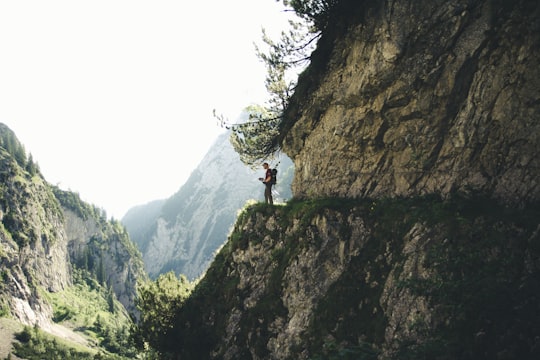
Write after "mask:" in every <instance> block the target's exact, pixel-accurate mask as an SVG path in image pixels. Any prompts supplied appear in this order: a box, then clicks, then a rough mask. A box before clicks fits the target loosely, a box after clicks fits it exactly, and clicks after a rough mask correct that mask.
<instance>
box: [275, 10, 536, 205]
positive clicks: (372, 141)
mask: <svg viewBox="0 0 540 360" xmlns="http://www.w3.org/2000/svg"><path fill="white" fill-rule="evenodd" d="M378 3H379V4H378V5H366V6H369V8H368V9H367V10H366V12H365V13H364V14H363V15H362V16H360V17H361V18H360V17H359V18H358V19H357V20H355V21H353V22H352V25H349V26H348V28H347V30H346V32H345V34H341V35H339V36H336V37H335V39H329V38H328V37H327V38H326V39H325V38H323V41H326V44H327V45H326V46H327V48H330V51H331V54H330V55H329V58H328V62H327V64H326V66H325V67H324V70H320V72H319V73H318V74H317V75H315V76H313V75H312V77H316V81H313V80H312V79H311V80H309V79H305V80H304V81H307V82H308V83H309V81H311V85H308V86H307V88H310V89H311V90H312V91H308V92H306V93H304V94H297V96H296V98H293V100H292V104H293V106H291V111H290V112H289V114H288V117H289V118H290V119H293V121H295V123H294V125H293V126H292V127H291V129H290V130H289V131H288V134H287V136H286V138H285V141H284V145H283V147H284V150H285V152H286V153H287V154H288V155H289V156H290V157H291V158H293V159H294V162H295V168H296V173H295V179H294V182H293V193H294V195H295V196H296V197H300V198H308V197H313V196H340V197H387V196H390V197H393V196H414V195H422V194H428V193H439V194H441V195H443V196H448V195H449V194H451V193H453V192H465V193H467V192H470V191H474V192H481V193H484V194H486V195H488V196H491V197H494V198H497V199H501V200H503V201H505V202H508V203H513V204H520V203H522V202H525V201H534V200H538V199H540V186H539V184H538V180H537V179H538V178H539V161H540V160H539V151H540V150H539V149H540V146H539V144H540V141H539V134H540V121H539V120H540V91H539V89H540V66H539V64H540V20H539V19H540V16H539V15H540V11H539V5H538V3H537V1H525V0H523V1H515V2H501V1H487V0H485V1H469V2H468V3H467V4H465V2H463V1H432V0H429V1H427V0H426V1H418V0H409V1H386V2H378ZM328 44H332V45H328ZM317 56H320V54H314V58H313V59H312V63H315V62H316V61H317ZM326 56H328V53H327V54H326ZM321 68H322V67H321ZM316 72H317V71H316V70H314V71H312V72H311V73H312V74H313V73H316ZM299 83H300V82H299Z"/></svg>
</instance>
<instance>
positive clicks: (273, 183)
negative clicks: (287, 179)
mask: <svg viewBox="0 0 540 360" xmlns="http://www.w3.org/2000/svg"><path fill="white" fill-rule="evenodd" d="M270 183H271V184H272V185H275V184H276V183H277V169H272V180H270Z"/></svg>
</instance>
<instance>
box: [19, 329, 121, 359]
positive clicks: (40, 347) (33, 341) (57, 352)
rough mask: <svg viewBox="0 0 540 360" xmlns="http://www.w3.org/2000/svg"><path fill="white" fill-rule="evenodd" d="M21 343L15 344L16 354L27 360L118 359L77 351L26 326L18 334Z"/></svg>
mask: <svg viewBox="0 0 540 360" xmlns="http://www.w3.org/2000/svg"><path fill="white" fill-rule="evenodd" d="M16 338H17V340H19V342H20V343H14V344H13V347H14V349H15V351H14V354H15V355H17V356H18V357H20V358H23V359H27V360H58V359H73V360H94V359H98V358H101V359H107V360H109V359H110V360H113V359H118V358H116V357H96V354H95V353H92V352H90V351H81V350H76V349H74V348H73V347H71V346H69V345H67V344H66V343H63V342H60V341H59V340H58V339H56V338H54V337H52V336H50V335H47V334H46V333H44V332H42V331H41V330H39V329H37V328H31V327H28V326H26V327H25V328H24V329H23V330H22V331H21V332H20V333H18V334H16Z"/></svg>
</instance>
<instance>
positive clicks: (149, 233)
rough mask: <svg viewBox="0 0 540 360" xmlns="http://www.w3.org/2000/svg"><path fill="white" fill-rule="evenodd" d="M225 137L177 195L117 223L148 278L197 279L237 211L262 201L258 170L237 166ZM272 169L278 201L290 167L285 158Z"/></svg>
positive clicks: (130, 213)
mask: <svg viewBox="0 0 540 360" xmlns="http://www.w3.org/2000/svg"><path fill="white" fill-rule="evenodd" d="M229 136H230V133H228V132H226V133H223V134H222V135H220V136H219V137H218V138H217V139H216V141H215V142H214V144H213V145H212V147H211V148H210V149H209V150H208V153H207V154H206V155H205V157H204V158H203V160H202V161H201V163H200V164H199V166H198V167H197V168H196V169H195V170H194V171H193V172H192V173H191V175H190V177H189V178H188V180H187V181H186V183H185V184H184V185H182V186H181V188H180V189H179V190H178V192H177V193H176V194H174V195H172V196H171V197H170V198H168V199H166V200H162V201H156V202H152V203H150V204H148V205H143V206H139V207H137V208H134V209H130V210H129V211H128V213H127V214H126V215H125V216H124V218H123V219H122V223H124V224H125V225H126V228H127V229H128V231H129V233H130V237H131V238H132V239H133V241H134V242H135V243H136V244H137V246H138V247H139V249H140V251H141V252H142V254H143V260H144V263H145V267H146V269H147V271H148V273H149V275H150V276H151V277H157V276H158V275H159V274H162V273H165V272H168V271H173V272H175V273H176V274H184V275H186V276H187V277H188V278H189V279H191V280H193V279H195V278H197V277H199V276H200V275H201V274H203V273H204V271H205V270H206V268H207V267H208V265H209V264H210V263H211V261H212V260H213V257H214V255H215V252H216V251H217V249H219V247H221V246H222V245H223V243H224V242H225V241H226V239H227V234H228V233H229V231H230V229H231V227H232V225H233V224H234V221H235V218H236V215H237V213H238V211H239V210H240V209H241V208H242V207H243V206H244V205H245V204H246V202H248V201H249V200H250V199H259V200H260V199H261V197H262V194H263V190H264V189H263V186H262V185H261V183H260V181H258V180H257V179H258V177H260V176H262V175H263V170H259V171H257V170H251V169H250V168H248V167H247V166H245V165H244V164H242V163H241V162H240V160H239V157H238V154H236V153H235V152H234V150H233V148H232V145H231V144H230V142H229ZM278 162H279V165H277V164H278ZM273 165H277V166H278V169H279V173H278V184H277V185H276V187H275V191H276V193H275V197H276V202H279V201H283V199H284V198H285V199H287V198H290V183H291V181H292V173H293V167H292V162H291V161H290V159H288V158H287V157H285V156H282V157H281V159H277V160H276V161H274V162H273ZM261 169H262V166H261Z"/></svg>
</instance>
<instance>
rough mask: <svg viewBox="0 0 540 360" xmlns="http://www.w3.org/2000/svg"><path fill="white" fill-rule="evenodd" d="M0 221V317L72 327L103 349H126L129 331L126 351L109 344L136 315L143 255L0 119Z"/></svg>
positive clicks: (37, 324) (44, 327)
mask: <svg viewBox="0 0 540 360" xmlns="http://www.w3.org/2000/svg"><path fill="white" fill-rule="evenodd" d="M0 221H1V223H0V271H1V274H2V285H1V286H0V315H1V316H2V317H9V318H12V319H15V320H17V321H18V322H20V323H21V324H23V325H28V326H31V327H35V328H36V329H42V330H45V331H48V332H51V333H54V334H58V333H59V329H60V327H59V325H65V326H67V327H68V328H70V329H72V330H74V329H75V328H77V330H78V331H80V332H81V333H84V334H85V336H86V337H87V338H88V340H86V341H85V343H86V342H87V344H90V343H92V341H90V340H89V339H91V338H98V337H99V338H100V339H101V341H104V340H106V341H109V345H107V346H106V348H107V351H112V352H115V353H121V354H125V352H124V351H129V349H128V345H127V342H128V338H127V333H125V334H124V335H122V336H123V338H122V341H125V343H124V344H123V345H122V346H123V347H124V350H120V349H119V348H115V349H113V348H112V346H110V344H111V341H112V339H111V334H119V333H120V331H124V332H127V329H128V328H129V327H130V326H131V325H130V324H131V319H130V314H133V315H136V314H137V310H136V308H135V297H136V285H137V281H138V280H145V279H146V278H147V275H146V273H145V272H144V268H143V263H142V259H141V256H140V253H139V252H138V250H137V249H136V247H135V245H134V244H133V243H132V242H131V241H130V240H129V236H128V234H127V231H126V229H125V228H124V227H123V226H122V225H121V224H120V223H119V222H117V221H108V220H107V219H106V215H105V213H104V212H103V211H102V210H99V209H97V208H96V207H94V206H91V205H89V204H86V203H84V202H83V201H81V199H80V198H79V196H78V195H77V194H75V193H72V192H69V191H63V190H60V189H59V188H57V187H55V186H52V185H50V184H48V183H47V181H46V180H45V179H44V178H43V176H42V175H41V173H40V171H39V167H38V166H37V164H35V163H34V162H33V161H32V158H31V157H29V158H27V156H26V153H25V151H24V147H23V145H22V144H20V143H19V141H18V140H17V138H16V136H15V134H14V133H13V132H12V131H11V130H10V129H9V128H8V127H6V126H5V125H4V124H0ZM122 328H123V330H121V329H122ZM66 331H67V330H66ZM60 332H62V331H60ZM92 334H93V335H92ZM115 336H116V335H115ZM86 337H85V338H86ZM119 337H120V335H119ZM77 338H79V337H77ZM26 339H28V337H27V338H26ZM115 341H116V340H115ZM99 344H100V341H98V340H95V343H94V344H93V346H94V347H95V348H97V349H99V348H100V346H99ZM95 348H94V349H93V350H92V351H93V352H96V349H95ZM104 349H105V348H104ZM102 350H103V349H102Z"/></svg>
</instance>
